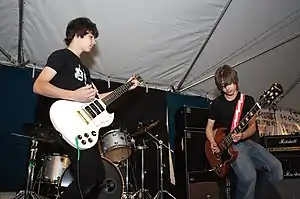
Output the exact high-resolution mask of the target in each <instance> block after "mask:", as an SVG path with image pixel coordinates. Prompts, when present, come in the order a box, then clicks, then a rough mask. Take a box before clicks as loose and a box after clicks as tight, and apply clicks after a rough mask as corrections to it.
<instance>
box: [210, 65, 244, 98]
mask: <svg viewBox="0 0 300 199" xmlns="http://www.w3.org/2000/svg"><path fill="white" fill-rule="evenodd" d="M232 83H233V84H235V85H237V86H238V84H239V78H238V75H237V72H236V71H235V70H234V69H232V68H231V67H230V66H228V65H224V66H222V67H220V68H218V69H217V71H216V72H215V84H216V86H217V88H218V89H219V91H221V92H223V87H226V86H227V85H230V84H232Z"/></svg>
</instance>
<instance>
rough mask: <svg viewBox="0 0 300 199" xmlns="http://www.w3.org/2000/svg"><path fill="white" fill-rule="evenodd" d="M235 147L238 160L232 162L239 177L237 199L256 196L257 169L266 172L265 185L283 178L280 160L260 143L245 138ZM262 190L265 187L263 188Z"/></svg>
mask: <svg viewBox="0 0 300 199" xmlns="http://www.w3.org/2000/svg"><path fill="white" fill-rule="evenodd" d="M234 148H235V150H237V151H238V157H237V159H236V161H234V162H233V163H231V167H232V169H233V171H234V173H235V175H236V179H237V182H236V183H237V187H236V188H237V189H236V193H235V199H254V198H255V185H256V179H257V176H256V175H257V173H256V170H259V171H263V172H264V173H265V174H266V175H264V176H265V179H264V180H266V181H264V183H263V185H266V184H268V183H270V184H273V185H274V184H275V183H276V182H278V181H280V180H282V179H283V171H282V166H281V163H280V161H279V160H278V159H277V158H275V157H274V156H273V155H272V154H271V153H269V152H268V151H267V150H266V149H265V148H264V147H262V146H261V145H260V144H258V143H256V142H253V141H252V140H245V141H243V142H240V143H237V144H235V145H234ZM265 182H266V183H265ZM267 182H268V183H267ZM262 190H264V189H263V188H262Z"/></svg>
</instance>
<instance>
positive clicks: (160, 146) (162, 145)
mask: <svg viewBox="0 0 300 199" xmlns="http://www.w3.org/2000/svg"><path fill="white" fill-rule="evenodd" d="M145 132H146V133H147V134H148V135H150V136H151V137H152V138H153V139H155V140H156V141H157V142H155V141H154V143H155V145H156V147H157V150H159V162H158V164H159V168H160V178H159V180H160V185H159V188H160V189H159V191H158V192H157V194H156V195H155V196H154V199H158V198H161V199H163V194H164V193H165V194H168V195H169V196H170V197H172V198H173V199H176V198H175V197H174V196H173V195H172V194H171V193H170V192H169V191H167V190H165V189H164V180H163V174H164V167H166V166H165V165H164V164H163V153H162V150H163V147H165V148H166V149H168V150H169V151H171V152H172V153H174V151H173V150H172V149H170V148H169V147H168V146H166V145H165V144H164V143H163V141H162V140H159V139H157V138H156V136H154V135H152V134H151V133H149V132H148V131H145ZM157 143H158V144H157Z"/></svg>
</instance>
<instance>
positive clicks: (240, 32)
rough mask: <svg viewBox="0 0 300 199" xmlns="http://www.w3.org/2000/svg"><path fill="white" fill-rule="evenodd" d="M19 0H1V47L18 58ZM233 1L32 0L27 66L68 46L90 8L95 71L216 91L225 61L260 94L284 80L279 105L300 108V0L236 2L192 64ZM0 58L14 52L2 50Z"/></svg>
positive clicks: (27, 13) (191, 90)
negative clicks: (73, 25)
mask: <svg viewBox="0 0 300 199" xmlns="http://www.w3.org/2000/svg"><path fill="white" fill-rule="evenodd" d="M18 2H19V1H17V0H10V1H1V2H0V17H1V23H0V47H2V48H3V49H4V50H5V51H6V52H8V53H9V54H10V55H11V56H12V57H13V58H15V59H17V55H18V31H19V30H18V28H19V23H18V21H19V10H18V9H19V5H18ZM229 2H230V1H226V0H210V1H208V0H203V1H198V0H189V1H173V0H166V1H140V0H132V1H130V2H128V1H126V2H125V1H120V0H112V1H96V0H90V1H79V0H72V1H71V0H65V1H58V0H52V1H34V0H27V1H25V2H24V3H25V4H24V16H23V22H24V23H23V25H24V27H23V48H24V60H30V62H31V63H30V64H28V65H27V67H36V68H40V69H41V68H42V67H43V66H44V64H45V62H46V59H47V56H48V55H49V54H50V53H51V52H52V51H53V50H56V49H57V48H63V47H64V43H63V37H64V34H65V32H64V31H65V27H66V24H67V23H68V21H70V20H71V19H73V18H75V17H79V16H86V17H89V18H91V19H92V20H93V21H95V22H96V23H97V26H98V29H99V32H100V37H99V38H98V39H97V45H96V48H95V49H94V52H93V56H92V57H84V58H85V62H86V63H87V65H89V66H90V67H91V74H92V76H93V78H101V79H105V80H109V81H117V82H124V81H125V80H126V79H127V78H128V77H129V76H131V75H132V74H134V73H139V74H140V75H141V76H142V77H143V79H144V80H145V81H146V82H147V85H148V86H149V87H152V88H156V89H162V90H166V89H170V88H171V87H174V88H177V86H178V84H179V82H181V81H182V82H183V84H182V86H181V88H180V89H179V90H181V91H182V94H195V95H201V96H204V97H209V98H210V99H213V98H215V97H216V96H217V95H218V92H217V91H216V89H215V85H214V82H213V78H212V75H213V73H214V71H215V70H216V68H217V67H218V66H220V65H222V64H225V63H226V64H231V65H233V66H235V69H236V70H237V71H238V73H239V76H240V87H241V89H242V90H243V91H244V92H245V93H248V94H251V95H253V96H254V97H255V98H256V99H258V98H259V96H260V95H261V94H262V92H263V91H264V90H266V89H267V88H268V87H269V86H270V85H271V84H272V83H273V82H279V83H281V84H282V86H283V87H284V89H285V90H286V91H288V92H287V93H286V95H285V96H284V98H283V99H282V100H281V102H280V103H279V104H278V106H280V107H282V108H292V109H294V110H297V111H300V103H299V102H298V98H299V97H300V96H299V95H300V94H299V93H300V84H299V83H298V82H299V81H300V79H299V77H300V66H299V63H300V56H299V55H298V54H299V53H298V52H300V38H299V34H300V1H299V0H286V1H281V0H273V1H270V0H254V1H247V0H239V1H232V2H230V5H229V7H228V9H227V10H226V12H225V13H224V16H223V17H222V19H221V20H220V23H218V26H217V27H216V28H215V30H214V32H213V34H212V35H211V37H210V39H209V40H208V41H207V45H205V46H204V49H203V51H202V52H201V53H200V56H199V57H197V60H196V62H195V64H194V65H192V63H193V60H194V59H196V55H197V53H198V52H199V50H200V49H201V47H202V45H203V44H205V42H206V39H207V38H208V35H209V34H210V33H211V31H212V30H213V29H214V27H215V24H216V21H217V19H218V18H219V17H220V15H221V13H222V12H223V11H224V8H225V7H226V5H227V4H228V3H229ZM275 46H276V47H275ZM0 62H1V63H6V64H8V63H9V60H8V59H7V58H6V57H5V56H3V55H2V53H0ZM189 68H191V71H190V73H189V74H188V75H187V77H186V78H184V75H185V73H186V72H187V70H188V69H189ZM193 84H195V85H194V86H191V85H193Z"/></svg>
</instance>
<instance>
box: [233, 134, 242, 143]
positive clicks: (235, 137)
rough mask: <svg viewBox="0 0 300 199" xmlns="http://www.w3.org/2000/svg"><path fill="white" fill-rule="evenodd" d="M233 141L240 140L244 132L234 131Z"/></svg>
mask: <svg viewBox="0 0 300 199" xmlns="http://www.w3.org/2000/svg"><path fill="white" fill-rule="evenodd" d="M231 137H232V140H233V142H238V141H240V140H241V139H243V133H233V134H231Z"/></svg>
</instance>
